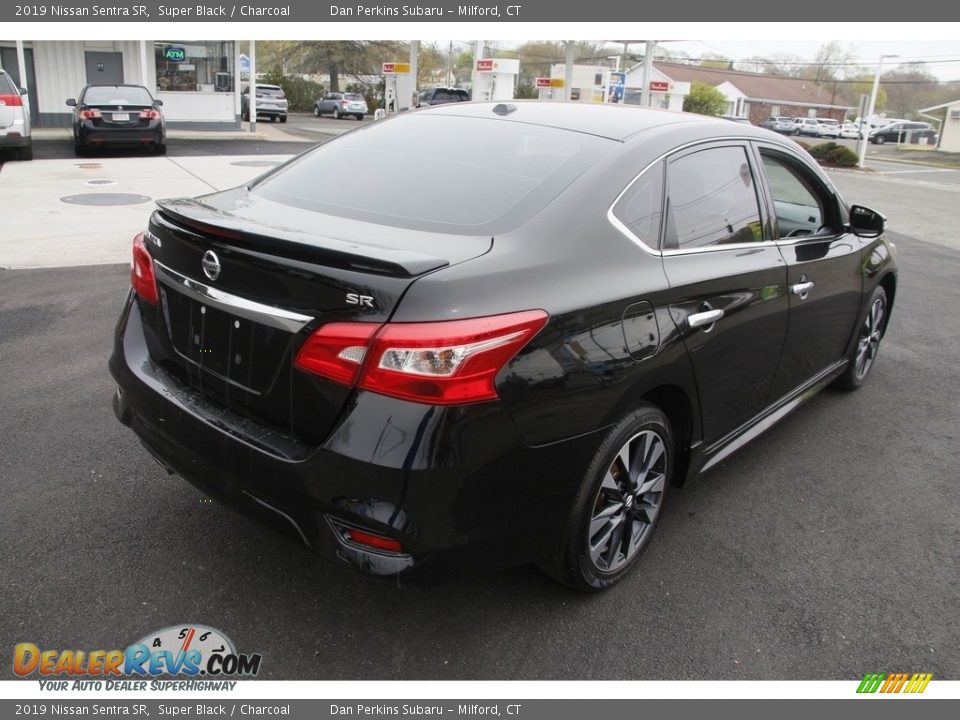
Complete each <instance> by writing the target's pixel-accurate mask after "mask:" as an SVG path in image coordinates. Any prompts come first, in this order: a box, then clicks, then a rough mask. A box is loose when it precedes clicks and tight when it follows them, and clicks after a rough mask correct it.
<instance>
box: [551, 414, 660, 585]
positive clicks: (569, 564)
mask: <svg viewBox="0 0 960 720" xmlns="http://www.w3.org/2000/svg"><path fill="white" fill-rule="evenodd" d="M674 454H675V453H674V443H673V433H672V432H671V429H670V422H669V420H668V419H667V417H666V415H664V414H663V413H662V412H661V411H660V410H659V409H658V408H656V407H654V406H653V405H647V404H644V405H643V406H641V407H640V408H638V409H637V410H635V411H634V412H631V413H630V414H629V415H627V416H626V417H624V418H623V419H622V420H621V421H620V422H619V423H617V425H616V426H615V427H614V428H613V430H611V431H610V433H609V434H608V435H607V436H606V438H605V439H604V441H603V443H602V444H601V445H600V448H599V449H598V450H597V453H596V455H595V456H594V458H593V461H592V462H591V463H590V467H589V468H588V469H587V473H586V476H585V477H584V480H583V483H582V484H581V486H580V489H579V491H578V492H577V495H576V498H575V500H574V502H573V506H572V508H571V510H570V513H569V515H568V517H567V520H566V524H565V526H564V528H563V534H562V538H561V541H560V544H559V547H558V549H557V550H556V551H555V553H554V555H553V556H552V557H550V558H547V559H546V560H544V561H543V562H542V563H541V568H542V569H543V570H544V571H545V572H546V573H547V574H548V575H550V576H551V577H553V578H555V579H556V580H559V581H560V582H562V583H564V584H565V585H569V586H570V587H573V588H575V589H577V590H585V591H597V590H603V589H605V588H608V587H610V586H611V585H613V584H614V583H616V582H617V581H619V580H620V579H621V578H622V577H623V576H624V575H626V574H627V572H628V571H629V570H630V568H631V567H633V565H634V564H635V563H636V562H637V559H638V558H639V557H640V555H641V553H642V552H643V550H644V548H646V546H647V545H648V544H649V542H650V539H651V537H652V536H653V532H654V529H655V528H656V525H657V522H658V521H659V519H660V514H661V512H660V511H661V509H662V508H663V502H664V499H665V497H666V493H667V490H668V487H669V485H670V481H671V474H672V473H673V468H674Z"/></svg>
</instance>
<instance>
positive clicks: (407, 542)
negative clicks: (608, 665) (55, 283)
mask: <svg viewBox="0 0 960 720" xmlns="http://www.w3.org/2000/svg"><path fill="white" fill-rule="evenodd" d="M144 332H145V331H144V326H143V324H142V321H141V319H140V314H139V308H138V304H137V301H136V300H130V301H128V303H127V305H126V307H125V310H124V313H123V315H122V316H121V319H120V322H119V324H118V327H117V333H116V337H115V346H114V352H113V355H112V357H111V358H110V370H111V373H112V374H113V376H114V378H115V379H116V381H117V383H118V385H119V390H118V393H117V395H116V396H115V398H114V410H115V413H116V415H117V417H118V418H119V419H120V421H121V422H122V423H124V424H125V425H127V426H129V427H130V428H131V429H132V430H133V431H134V432H135V433H136V434H137V436H138V437H139V438H140V440H141V441H142V442H143V444H144V445H145V446H146V447H147V449H148V450H149V451H150V452H151V453H152V454H153V455H154V457H155V458H156V459H158V460H159V462H160V463H161V464H162V465H164V466H166V467H167V468H168V469H170V470H172V471H175V472H176V473H177V474H179V475H181V476H182V477H183V478H185V479H186V480H188V481H189V482H191V483H192V484H194V485H196V486H197V487H198V488H200V489H201V490H203V491H204V492H205V493H207V494H208V495H210V496H211V497H214V498H217V499H218V500H221V501H223V502H225V503H227V504H229V505H230V506H232V507H234V508H236V509H239V510H241V511H242V512H243V513H244V514H248V515H253V516H257V517H259V518H261V519H266V520H268V522H269V523H270V524H271V525H279V526H281V527H283V526H285V527H286V528H287V529H288V530H290V531H291V532H292V534H293V535H294V536H295V537H298V538H299V539H300V540H302V541H303V542H305V543H306V544H307V545H309V546H310V547H311V548H312V549H314V550H315V551H316V552H317V553H319V554H320V555H322V556H323V557H325V558H327V559H329V560H331V561H333V562H335V563H337V564H339V565H342V566H345V567H349V568H352V569H354V570H359V571H361V572H364V573H367V574H371V575H378V576H384V577H389V578H391V579H394V578H396V579H404V580H406V579H413V578H417V579H421V580H435V579H441V578H445V577H447V576H449V575H451V574H456V573H458V572H460V571H463V570H466V569H476V568H491V567H504V566H509V565H514V564H517V563H520V562H525V561H528V560H532V559H535V558H537V557H540V556H542V555H543V554H545V553H546V552H548V551H549V550H550V549H551V548H552V547H553V546H554V543H555V542H556V540H557V532H558V530H559V528H560V526H561V524H562V521H563V519H564V517H565V515H566V510H567V508H568V507H569V504H570V502H571V499H572V497H573V493H574V492H575V489H576V485H577V483H578V481H579V478H580V477H582V473H583V471H584V470H585V468H586V467H587V464H588V463H589V459H590V457H591V456H592V454H593V452H594V451H595V450H596V445H597V444H598V443H599V439H598V438H596V437H595V436H593V435H589V436H585V437H580V438H577V439H574V440H570V441H566V442H562V443H558V444H554V445H550V446H548V447H543V448H530V447H527V446H525V445H523V443H522V442H521V441H520V439H519V436H518V433H517V431H516V428H515V426H514V425H513V423H512V421H511V420H510V419H509V417H508V416H507V414H506V412H505V411H504V410H503V409H502V408H501V407H500V406H499V405H498V404H496V403H486V404H481V405H475V406H468V407H460V408H440V407H431V406H425V405H419V404H417V403H409V402H404V401H400V400H395V399H391V398H386V397H383V396H379V395H376V394H372V393H364V392H358V393H357V394H356V396H355V398H354V399H353V400H352V401H351V402H350V403H349V404H348V407H347V408H346V409H345V410H344V416H343V417H341V418H340V420H339V421H338V423H337V425H336V427H335V428H334V430H333V431H332V433H331V435H330V436H329V438H328V439H327V440H326V441H325V442H324V443H323V444H322V445H320V446H318V447H309V446H306V445H304V444H302V443H299V442H298V441H297V440H296V439H294V438H290V437H284V436H283V435H281V434H279V433H277V432H276V431H272V430H269V429H266V428H262V427H256V426H254V425H253V424H252V423H251V422H250V421H249V420H246V419H244V418H241V417H239V416H236V415H234V414H233V413H231V412H230V411H228V410H226V409H224V408H222V407H218V406H215V405H214V404H213V403H211V402H210V401H208V400H206V399H205V398H203V397H202V396H200V395H199V394H197V393H196V392H195V391H193V390H192V389H191V388H189V387H186V386H184V385H182V384H181V383H179V382H178V381H177V380H176V378H174V377H173V376H172V375H171V374H170V373H168V372H166V371H165V370H164V369H163V368H161V367H159V366H158V365H156V364H155V363H154V362H153V361H152V360H151V359H150V357H149V354H148V351H147V339H146V338H145V336H144ZM147 332H149V330H147ZM351 527H352V528H356V529H359V530H363V531H366V532H370V533H374V534H378V535H380V536H383V537H388V538H392V539H395V540H398V541H399V542H400V543H401V546H402V552H400V553H390V552H381V551H376V550H372V549H369V548H364V547H361V546H358V545H356V544H354V543H352V542H350V541H349V539H347V538H346V537H345V534H344V530H343V529H344V528H351Z"/></svg>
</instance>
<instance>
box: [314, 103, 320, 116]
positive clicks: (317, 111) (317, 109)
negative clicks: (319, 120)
mask: <svg viewBox="0 0 960 720" xmlns="http://www.w3.org/2000/svg"><path fill="white" fill-rule="evenodd" d="M313 116H314V117H320V108H319V107H317V106H316V105H314V106H313Z"/></svg>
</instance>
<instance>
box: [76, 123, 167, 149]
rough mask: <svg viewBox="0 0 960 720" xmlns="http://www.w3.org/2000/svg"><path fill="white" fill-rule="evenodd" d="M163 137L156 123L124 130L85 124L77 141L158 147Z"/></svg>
mask: <svg viewBox="0 0 960 720" xmlns="http://www.w3.org/2000/svg"><path fill="white" fill-rule="evenodd" d="M164 137H165V132H164V129H163V127H162V126H160V125H159V124H156V123H151V124H150V125H148V126H146V127H135V128H125V127H98V126H95V125H92V124H91V123H89V122H85V123H83V124H82V125H81V126H80V128H79V131H78V133H77V139H78V140H79V141H80V142H81V143H85V144H87V145H149V144H152V145H159V144H161V143H163V141H164Z"/></svg>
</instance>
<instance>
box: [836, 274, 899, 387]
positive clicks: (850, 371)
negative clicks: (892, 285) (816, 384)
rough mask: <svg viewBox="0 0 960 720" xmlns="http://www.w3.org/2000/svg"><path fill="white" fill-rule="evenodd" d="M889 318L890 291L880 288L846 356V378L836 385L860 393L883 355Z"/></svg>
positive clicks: (873, 297)
mask: <svg viewBox="0 0 960 720" xmlns="http://www.w3.org/2000/svg"><path fill="white" fill-rule="evenodd" d="M889 317H890V303H889V301H888V299H887V291H886V290H884V289H883V286H882V285H877V287H876V288H874V290H873V293H871V295H870V302H869V303H867V312H866V314H865V315H864V318H863V322H861V323H860V329H859V330H858V331H857V341H856V343H854V345H853V349H852V350H851V351H850V355H849V356H848V357H847V360H848V361H849V362H847V367H846V369H845V370H844V371H843V375H841V376H840V377H838V378H837V379H836V380H835V381H834V386H835V387H838V388H839V389H841V390H847V391H852V390H857V389H858V388H859V387H861V386H862V385H863V384H864V383H865V382H866V381H867V378H868V377H869V376H870V370H872V369H873V366H874V365H875V364H876V361H877V354H878V353H879V352H880V341H881V340H882V339H883V334H884V332H886V329H887V320H888V318H889Z"/></svg>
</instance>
